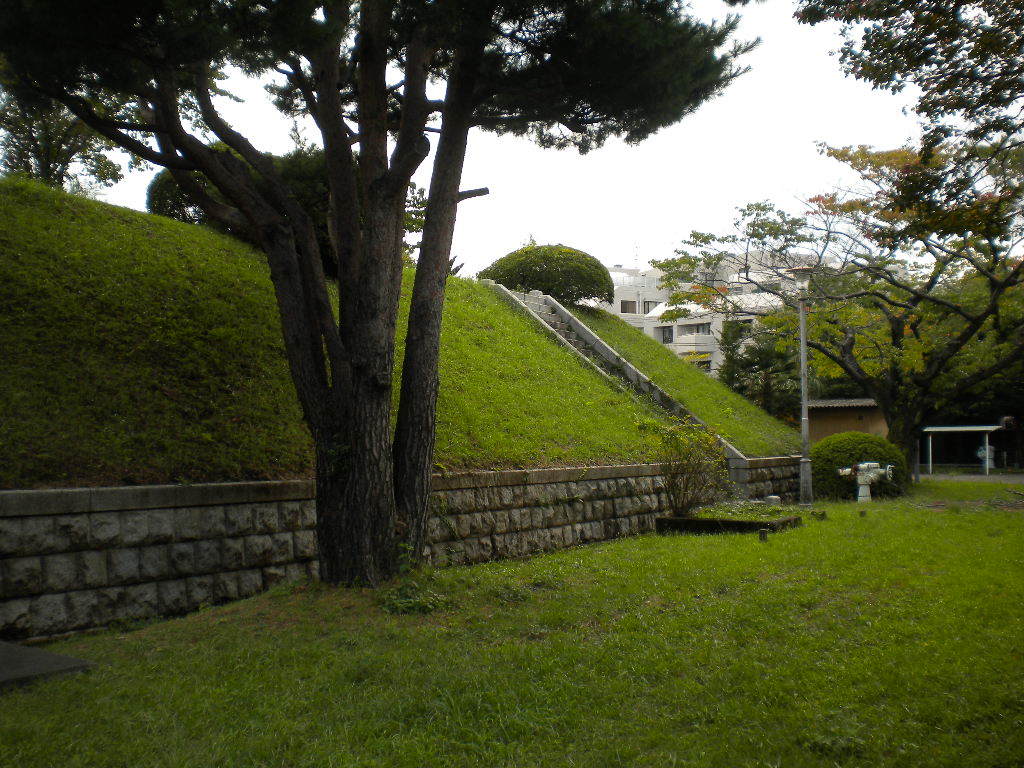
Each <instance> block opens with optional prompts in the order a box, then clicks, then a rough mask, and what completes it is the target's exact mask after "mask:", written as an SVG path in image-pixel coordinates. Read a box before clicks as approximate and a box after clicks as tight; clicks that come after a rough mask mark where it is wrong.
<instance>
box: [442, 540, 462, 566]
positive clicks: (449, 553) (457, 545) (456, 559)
mask: <svg viewBox="0 0 1024 768" xmlns="http://www.w3.org/2000/svg"><path fill="white" fill-rule="evenodd" d="M442 546H443V547H444V554H445V558H446V559H447V561H448V564H449V565H464V564H465V563H466V562H468V560H467V557H466V545H465V543H464V542H461V541H450V542H446V543H445V544H443V545H442Z"/></svg>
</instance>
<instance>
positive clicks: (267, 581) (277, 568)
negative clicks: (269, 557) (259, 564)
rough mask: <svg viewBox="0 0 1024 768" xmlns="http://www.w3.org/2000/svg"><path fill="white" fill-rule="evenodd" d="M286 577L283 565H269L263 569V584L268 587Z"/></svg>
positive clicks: (286, 573)
mask: <svg viewBox="0 0 1024 768" xmlns="http://www.w3.org/2000/svg"><path fill="white" fill-rule="evenodd" d="M287 579H288V571H287V570H286V569H285V567H284V566H283V565H271V566H268V567H266V568H264V569H263V584H264V586H266V588H267V589H270V588H271V587H273V586H274V585H276V584H280V583H281V582H283V581H286V580H287Z"/></svg>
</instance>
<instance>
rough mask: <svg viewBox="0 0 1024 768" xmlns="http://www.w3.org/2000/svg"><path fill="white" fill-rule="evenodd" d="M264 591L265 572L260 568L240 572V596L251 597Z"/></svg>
mask: <svg viewBox="0 0 1024 768" xmlns="http://www.w3.org/2000/svg"><path fill="white" fill-rule="evenodd" d="M262 591H263V574H262V573H260V571H259V570H251V571H239V572H238V596H239V597H251V596H252V595H255V594H256V593H258V592H262Z"/></svg>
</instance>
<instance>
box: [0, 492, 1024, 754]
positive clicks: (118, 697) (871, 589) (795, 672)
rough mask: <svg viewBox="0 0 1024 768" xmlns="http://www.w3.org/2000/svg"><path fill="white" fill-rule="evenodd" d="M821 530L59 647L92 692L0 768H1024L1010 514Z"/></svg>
mask: <svg viewBox="0 0 1024 768" xmlns="http://www.w3.org/2000/svg"><path fill="white" fill-rule="evenodd" d="M927 487H928V488H929V489H930V490H929V492H928V494H927V498H929V499H934V498H938V497H941V496H942V495H943V494H942V492H941V491H942V489H940V488H937V487H935V486H934V485H933V484H929V486H927ZM987 490H988V494H989V496H990V497H991V496H995V495H997V494H1001V493H1004V491H1003V490H1002V489H1000V488H999V487H998V486H991V485H990V486H988V488H987ZM826 506H827V508H828V510H829V516H828V519H827V520H825V521H823V522H817V521H813V520H812V521H808V523H807V524H806V525H805V526H804V527H803V528H800V529H795V530H793V531H790V532H786V533H784V534H778V535H773V536H772V537H771V539H770V541H769V543H768V544H767V545H766V544H761V543H759V542H758V541H757V537H754V536H705V537H686V536H680V537H657V536H644V537H638V538H632V539H627V540H621V541H617V542H611V543H607V544H602V545H593V546H589V547H583V548H579V549H573V550H566V551H562V552H558V553H553V554H550V555H545V556H542V557H537V558H534V559H531V560H527V561H520V562H504V563H492V564H487V565H483V566H474V567H470V568H452V569H447V570H445V571H440V572H437V573H436V574H434V575H433V576H432V577H429V581H425V580H424V577H421V586H420V588H421V589H423V588H424V586H426V587H429V589H431V590H433V591H434V592H435V593H436V594H437V595H438V596H441V597H443V598H444V599H446V600H447V601H449V603H450V607H449V608H447V609H443V610H441V611H438V612H435V613H433V614H430V615H427V616H409V615H390V614H388V613H386V612H385V611H383V610H381V608H380V607H379V606H378V604H377V603H376V601H375V599H374V597H373V595H372V594H371V593H369V592H364V591H358V590H336V589H327V588H323V587H315V586H308V585H307V586H301V587H291V588H288V589H279V590H276V591H275V592H273V593H271V594H268V595H264V596H260V597H257V598H253V599H251V600H247V601H243V602H240V603H235V604H233V605H229V606H224V607H222V608H216V609H211V610H208V611H204V612H201V613H199V614H196V615H192V616H189V617H187V618H184V619H181V620H175V621H169V622H163V623H158V624H154V625H151V626H149V627H146V628H144V629H141V630H139V631H135V632H130V633H117V632H107V633H104V634H100V635H96V636H90V637H80V638H76V639H72V640H69V641H65V642H62V643H58V644H57V645H56V646H55V647H54V650H57V651H59V652H64V653H69V654H73V655H77V656H81V657H84V658H89V659H94V660H96V661H97V662H100V663H99V666H97V668H96V669H95V670H94V671H93V672H90V673H89V674H88V675H85V676H81V677H76V678H69V679H65V680H59V681H51V682H47V683H43V684H40V685H38V686H36V687H34V688H32V689H27V690H23V691H15V692H12V693H7V694H4V695H3V696H0V764H2V765H12V766H14V765H16V766H20V767H21V768H34V767H35V766H39V767H40V768H42V767H43V766H53V765H61V766H68V767H69V768H72V767H73V766H90V768H102V766H120V765H142V764H145V765H153V766H175V768H177V767H178V766H183V767H184V766H236V765H266V766H278V765H289V766H296V767H299V766H346V767H347V766H353V767H354V768H360V767H363V766H388V767H389V768H401V767H402V766H423V765H453V766H488V768H491V767H498V766H527V765H528V766H576V768H590V767H593V768H605V766H619V765H630V766H652V767H653V766H658V767H659V768H660V767H661V766H668V765H678V766H684V765H688V766H722V767H723V768H724V767H725V766H729V767H730V768H731V767H732V766H769V765H782V766H787V767H788V768H801V767H803V766H815V767H818V766H820V767H822V768H824V767H825V766H829V767H831V766H836V765H857V766H869V765H870V766H878V765H887V766H905V767H906V768H922V767H926V766H967V765H969V766H972V768H985V767H990V768H995V766H1011V765H1019V764H1020V761H1021V759H1022V758H1024V697H1022V695H1021V691H1022V690H1024V665H1022V664H1021V659H1020V639H1021V637H1022V636H1024V609H1022V606H1024V561H1022V559H1021V555H1020V553H1021V551H1022V548H1024V517H1022V515H1021V513H1020V511H1019V510H1010V509H999V508H996V507H987V508H986V507H984V506H972V507H970V509H968V510H966V511H965V509H964V508H961V507H950V508H949V509H932V508H929V507H926V506H924V505H923V504H922V503H919V502H917V501H916V500H914V499H911V500H909V501H899V502H885V503H876V504H873V505H872V506H871V508H870V511H869V513H868V515H867V517H864V518H861V517H859V516H858V507H857V505H855V504H831V505H826Z"/></svg>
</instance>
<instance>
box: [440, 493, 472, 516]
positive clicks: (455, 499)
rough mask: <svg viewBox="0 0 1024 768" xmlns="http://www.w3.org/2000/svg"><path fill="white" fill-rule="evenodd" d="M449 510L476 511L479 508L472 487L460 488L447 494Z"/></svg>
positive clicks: (460, 511) (458, 511)
mask: <svg viewBox="0 0 1024 768" xmlns="http://www.w3.org/2000/svg"><path fill="white" fill-rule="evenodd" d="M445 496H446V500H447V502H448V510H449V511H450V512H456V513H467V512H475V511H476V509H477V499H476V493H475V492H474V490H473V489H472V488H460V489H458V490H455V491H448V492H447V493H446V494H445Z"/></svg>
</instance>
